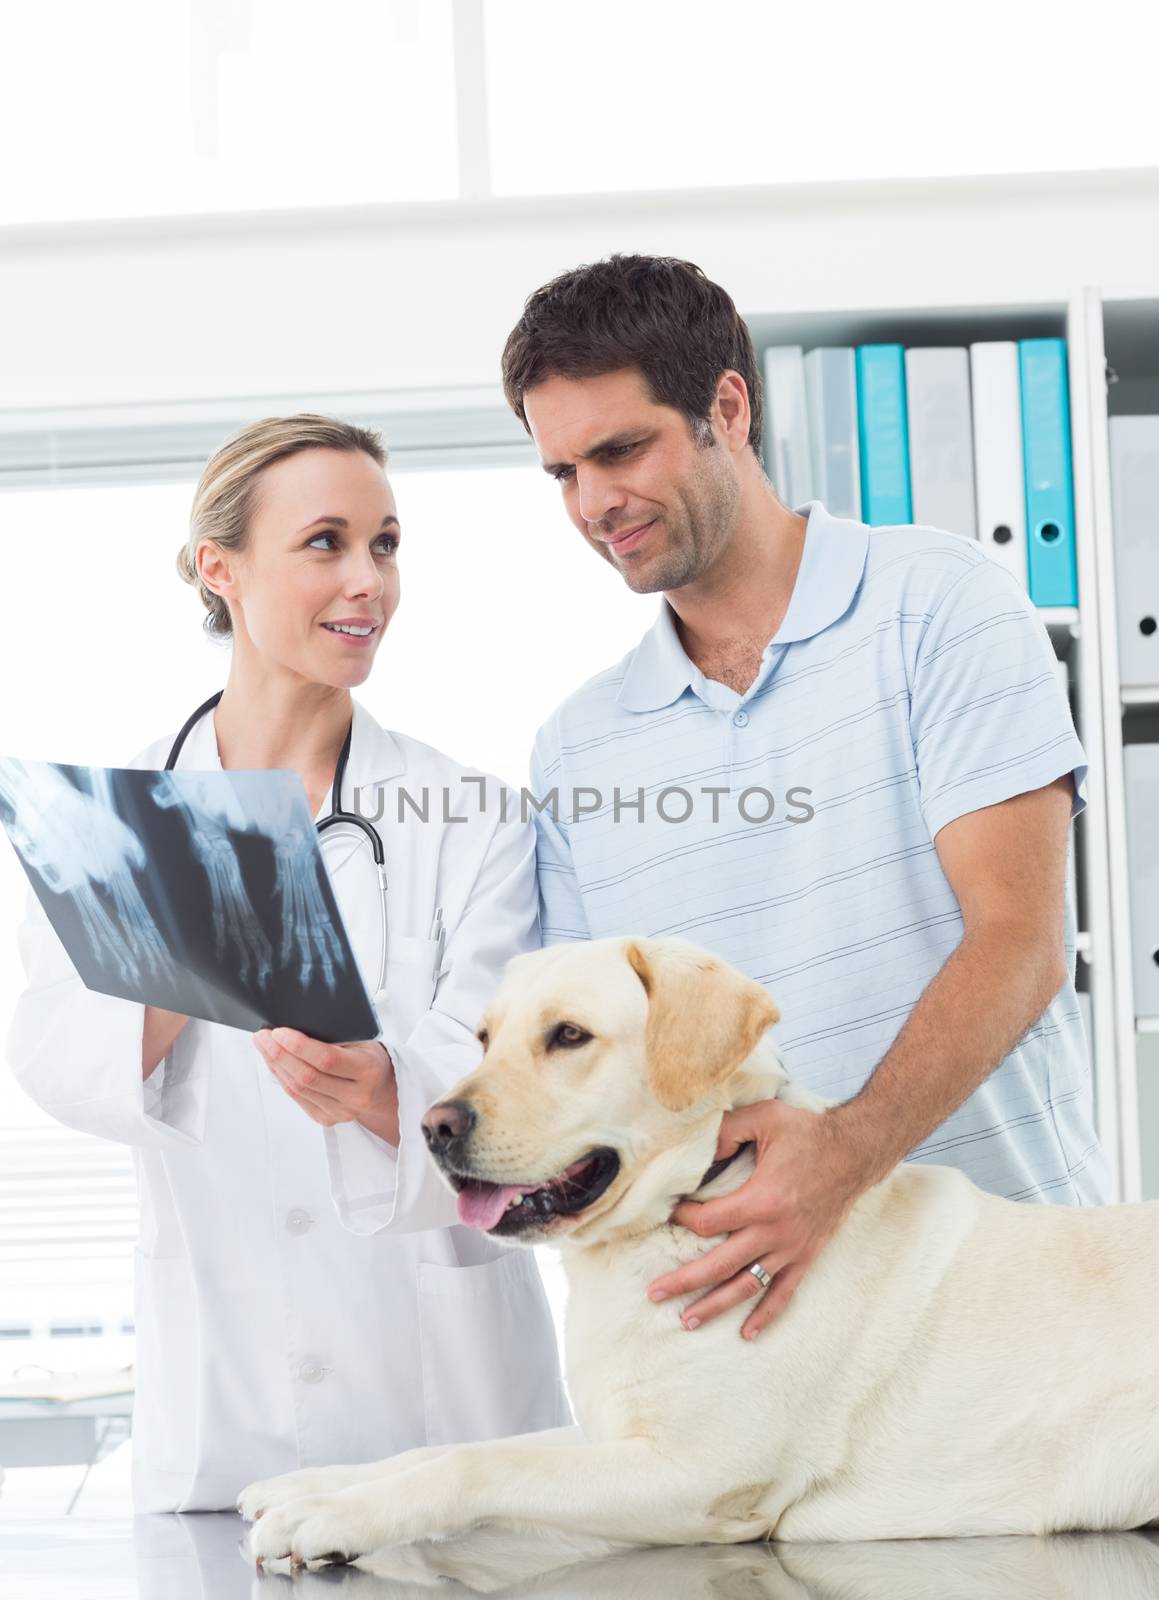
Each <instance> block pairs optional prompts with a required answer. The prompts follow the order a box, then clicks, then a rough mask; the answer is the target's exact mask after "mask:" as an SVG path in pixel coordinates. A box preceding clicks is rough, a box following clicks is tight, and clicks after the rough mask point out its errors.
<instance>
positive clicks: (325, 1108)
mask: <svg viewBox="0 0 1159 1600" xmlns="http://www.w3.org/2000/svg"><path fill="white" fill-rule="evenodd" d="M254 1043H255V1044H256V1045H257V1047H258V1050H259V1051H260V1052H261V1054H262V1056H263V1057H264V1059H265V1063H266V1065H267V1066H268V1067H269V1069H270V1071H271V1072H272V1073H273V1075H274V1077H275V1078H276V1079H277V1080H278V1082H279V1083H280V1084H281V1086H282V1088H283V1089H284V1090H285V1091H286V1093H287V1094H288V1095H289V1097H290V1099H291V1100H293V1101H295V1102H296V1104H298V1105H300V1106H301V1108H302V1110H303V1111H304V1112H305V1113H306V1115H307V1116H308V1117H313V1119H314V1121H315V1122H320V1123H321V1124H322V1126H323V1127H324V1128H332V1127H334V1126H335V1125H336V1124H337V1123H339V1122H360V1123H361V1124H362V1126H363V1127H364V1128H369V1130H370V1132H371V1133H374V1134H377V1135H378V1137H379V1138H380V1139H385V1140H386V1142H387V1143H388V1144H393V1145H397V1144H398V1142H399V1132H398V1084H397V1082H396V1080H395V1076H394V1062H393V1061H392V1060H391V1056H390V1051H389V1050H388V1049H387V1048H386V1046H385V1045H384V1044H383V1043H382V1041H381V1040H378V1039H368V1040H367V1041H366V1042H365V1043H359V1044H324V1043H323V1042H322V1040H321V1039H311V1038H310V1036H309V1034H307V1033H300V1032H299V1031H298V1029H297V1028H274V1029H270V1028H260V1029H259V1030H258V1032H257V1033H255V1034H254Z"/></svg>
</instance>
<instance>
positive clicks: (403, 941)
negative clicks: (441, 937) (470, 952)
mask: <svg viewBox="0 0 1159 1600" xmlns="http://www.w3.org/2000/svg"><path fill="white" fill-rule="evenodd" d="M438 956H439V941H438V940H437V939H415V938H411V937H408V938H402V937H399V936H398V935H396V934H391V936H390V941H389V944H388V946H387V955H386V988H385V990H384V991H382V992H381V993H380V994H377V995H376V996H375V997H374V1003H375V1007H376V1009H377V1011H378V1014H379V1017H380V1018H381V1019H382V1028H383V1032H384V1033H391V1034H393V1036H394V1037H395V1038H397V1039H405V1038H406V1037H407V1035H408V1034H409V1033H410V1031H411V1029H412V1028H414V1027H415V1025H416V1024H417V1022H418V1021H419V1019H420V1017H422V1016H423V1014H424V1013H425V1012H427V1011H429V1010H430V1005H431V1001H432V1000H433V999H434V994H435V984H436V983H437V982H438V973H437V972H436V970H435V962H436V960H437V959H438Z"/></svg>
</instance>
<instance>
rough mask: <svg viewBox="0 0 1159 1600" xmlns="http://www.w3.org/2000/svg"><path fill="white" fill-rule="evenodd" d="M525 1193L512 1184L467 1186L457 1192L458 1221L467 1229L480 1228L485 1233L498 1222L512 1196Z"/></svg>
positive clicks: (475, 1184)
mask: <svg viewBox="0 0 1159 1600" xmlns="http://www.w3.org/2000/svg"><path fill="white" fill-rule="evenodd" d="M526 1193H527V1190H526V1189H520V1188H518V1187H517V1186H516V1185H514V1184H497V1185H491V1184H487V1185H485V1186H484V1185H483V1184H479V1183H472V1184H468V1186H467V1188H465V1189H460V1191H459V1221H460V1222H462V1223H465V1224H466V1226H467V1227H468V1228H482V1230H483V1231H484V1232H486V1231H487V1229H489V1228H493V1227H494V1226H495V1224H496V1223H497V1222H498V1221H499V1219H500V1217H501V1216H502V1215H503V1213H504V1212H505V1211H506V1210H507V1203H508V1201H509V1200H511V1199H512V1197H513V1196H514V1195H517V1194H526Z"/></svg>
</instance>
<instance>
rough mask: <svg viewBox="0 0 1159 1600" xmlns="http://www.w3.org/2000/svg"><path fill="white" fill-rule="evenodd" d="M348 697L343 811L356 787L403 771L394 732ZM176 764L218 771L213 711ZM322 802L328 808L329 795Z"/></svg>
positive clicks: (195, 729)
mask: <svg viewBox="0 0 1159 1600" xmlns="http://www.w3.org/2000/svg"><path fill="white" fill-rule="evenodd" d="M350 698H351V703H352V705H353V707H354V731H353V733H352V734H351V736H350V759H349V761H348V762H347V764H346V781H345V783H344V784H343V786H342V807H343V810H345V811H349V810H351V809H352V808H353V791H354V789H355V788H362V789H369V788H373V787H374V785H375V784H377V783H387V782H389V781H390V779H392V778H398V777H401V775H402V774H403V773H404V772H405V771H406V757H405V755H404V754H403V750H402V746H401V744H400V743H399V741H398V740H397V739H396V738H395V736H394V734H393V733H390V732H389V731H388V730H387V729H386V728H383V727H380V726H379V724H378V723H377V722H376V721H375V719H374V718H373V717H372V716H371V714H370V712H369V711H367V709H366V707H365V706H364V705H361V704H360V703H359V701H357V700H355V699H354V696H353V695H351V697H350ZM177 764H178V766H179V767H185V768H187V769H191V770H194V771H201V772H220V771H221V752H220V751H219V750H218V748H217V730H216V728H215V727H214V723H213V716H212V714H207V715H206V716H204V717H202V718H201V720H200V721H199V722H197V723H196V724H195V725H194V726H193V728H192V729H191V730H190V733H189V738H188V739H187V740H186V743H185V746H184V748H183V749H182V751H181V754H180V756H179V757H178V761H177ZM325 806H326V810H327V811H329V809H330V796H329V795H327V798H326V803H325Z"/></svg>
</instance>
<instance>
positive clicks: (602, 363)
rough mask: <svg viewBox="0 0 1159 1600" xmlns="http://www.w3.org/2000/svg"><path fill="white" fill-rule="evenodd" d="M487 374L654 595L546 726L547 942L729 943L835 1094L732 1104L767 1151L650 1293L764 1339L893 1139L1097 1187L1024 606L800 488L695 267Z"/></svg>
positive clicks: (618, 280)
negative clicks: (822, 1101)
mask: <svg viewBox="0 0 1159 1600" xmlns="http://www.w3.org/2000/svg"><path fill="white" fill-rule="evenodd" d="M503 376H504V388H505V392H506V394H507V398H508V400H509V402H510V403H511V405H512V407H513V408H514V410H515V411H516V413H517V415H518V416H519V417H520V418H521V419H522V421H523V422H524V425H525V426H526V427H527V429H528V431H529V432H530V434H531V436H532V438H533V439H534V441H535V445H536V448H537V450H538V452H539V455H540V458H541V461H542V464H543V467H544V470H545V471H546V472H548V473H550V474H551V476H552V477H554V478H555V479H557V481H558V482H559V484H560V487H561V490H562V494H563V500H564V506H565V509H566V511H567V513H568V516H569V517H570V518H571V521H572V522H573V523H574V524H575V526H576V527H577V528H578V529H579V531H580V533H581V534H582V535H583V537H584V538H585V539H586V540H587V541H588V543H589V544H590V545H591V546H592V548H593V549H594V550H595V551H597V553H598V554H599V555H600V556H602V557H603V559H604V560H605V561H607V562H608V564H609V565H610V566H611V567H613V568H614V569H615V571H616V572H618V573H619V575H620V576H621V577H622V578H623V580H624V581H625V582H626V583H627V584H628V585H629V586H630V587H631V588H632V589H634V590H636V591H637V592H639V593H655V592H660V593H662V594H663V596H664V599H663V601H662V603H661V607H660V614H659V616H658V618H657V620H656V623H655V625H654V627H653V628H652V629H651V630H650V631H649V632H648V633H647V634H646V635H645V636H644V638H643V639H642V640H641V642H640V644H639V645H638V646H637V647H636V648H635V649H634V650H632V651H631V652H630V653H629V654H628V655H627V656H626V657H625V659H624V660H623V661H620V662H618V663H617V664H616V665H615V666H612V667H609V668H608V669H607V670H606V671H604V672H601V673H600V674H598V675H597V676H596V677H595V678H593V679H591V681H590V682H588V683H586V684H584V685H583V686H582V687H581V688H579V689H577V690H576V692H575V693H574V694H573V695H571V696H570V698H568V699H567V700H566V701H564V703H563V704H562V705H561V706H560V707H559V709H558V710H557V711H556V712H555V713H554V715H553V716H552V717H551V718H550V719H549V720H548V722H547V723H546V724H545V725H544V727H543V728H542V729H541V730H540V732H539V735H538V737H537V740H536V745H535V752H534V756H533V760H532V787H533V789H534V791H535V793H536V794H537V795H538V796H539V797H541V798H542V797H544V796H546V795H548V794H549V792H551V791H556V792H557V793H558V795H559V801H560V805H559V810H558V816H553V815H552V812H551V809H550V808H549V809H548V810H545V811H544V812H543V813H542V814H541V815H540V816H539V818H538V820H537V826H538V830H539V841H538V842H539V857H538V862H539V882H540V895H541V914H542V923H543V931H544V937H545V939H546V940H547V941H548V942H552V941H558V940H566V939H587V938H601V937H604V936H608V935H624V934H638V935H672V934H675V935H680V936H682V937H683V938H686V939H689V940H692V941H693V942H694V943H697V944H700V945H704V946H706V947H708V948H709V949H711V950H714V951H716V952H717V953H718V954H720V955H721V956H723V957H724V958H726V959H727V960H728V961H730V962H732V963H733V964H734V965H735V966H737V967H738V968H740V969H741V971H743V972H746V973H748V974H749V975H750V976H751V977H753V978H756V979H757V980H758V981H759V982H761V983H763V984H765V985H766V986H767V988H768V989H769V991H770V993H771V995H772V997H773V999H774V1000H775V1002H776V1004H777V1006H778V1007H779V1009H780V1011H781V1015H782V1021H781V1023H780V1024H779V1026H778V1029H777V1040H778V1044H779V1047H780V1049H781V1051H782V1053H783V1056H784V1059H785V1063H786V1066H787V1068H788V1070H789V1072H790V1073H791V1075H792V1076H793V1077H794V1079H796V1080H797V1081H799V1082H801V1083H803V1084H805V1085H807V1086H808V1087H809V1088H810V1089H812V1090H814V1091H816V1092H817V1093H819V1094H822V1095H825V1096H827V1097H830V1098H832V1099H835V1100H838V1101H840V1102H842V1104H840V1105H839V1106H838V1107H836V1108H835V1109H833V1110H831V1111H829V1112H828V1113H826V1115H825V1116H823V1117H817V1116H814V1115H812V1114H810V1113H807V1112H802V1111H799V1110H794V1109H793V1108H790V1107H787V1106H784V1105H782V1104H781V1103H780V1102H779V1101H767V1102H764V1103H762V1104H761V1105H759V1106H754V1107H750V1108H745V1109H743V1110H740V1111H736V1112H732V1113H729V1114H728V1115H727V1116H726V1117H725V1119H724V1123H723V1126H722V1129H721V1138H720V1144H719V1146H718V1151H717V1153H718V1155H720V1156H723V1155H727V1154H728V1153H730V1152H731V1151H733V1150H735V1149H736V1148H738V1146H739V1145H740V1144H742V1143H744V1142H745V1141H747V1140H753V1141H755V1143H756V1146H757V1154H758V1162H757V1168H756V1171H755V1173H754V1174H753V1176H752V1178H751V1179H750V1180H749V1182H748V1183H747V1184H745V1185H744V1186H743V1187H742V1188H741V1189H740V1190H738V1191H737V1192H736V1194H735V1195H733V1196H729V1197H727V1198H726V1199H722V1200H717V1201H711V1202H708V1203H706V1204H703V1205H698V1204H697V1203H696V1202H694V1201H686V1202H684V1203H682V1204H681V1206H680V1207H679V1208H678V1209H677V1211H676V1212H675V1214H674V1215H675V1219H676V1220H677V1221H679V1222H681V1223H683V1224H684V1225H685V1226H688V1227H690V1228H692V1229H693V1230H694V1231H696V1232H697V1233H699V1234H701V1235H702V1236H713V1235H716V1234H720V1233H727V1234H728V1238H727V1239H726V1240H725V1241H724V1242H723V1243H721V1244H719V1245H718V1246H716V1248H714V1249H713V1250H711V1251H709V1252H707V1253H706V1254H704V1255H703V1256H701V1257H700V1259H699V1260H698V1261H696V1262H693V1263H691V1264H689V1265H688V1266H686V1267H684V1268H682V1269H681V1270H680V1271H678V1272H676V1273H671V1274H668V1275H666V1276H665V1277H664V1278H662V1279H659V1280H657V1282H656V1283H655V1284H654V1285H652V1287H651V1289H650V1291H649V1292H650V1293H651V1294H652V1296H653V1298H654V1299H662V1298H664V1297H665V1291H666V1292H667V1293H668V1294H683V1293H687V1292H690V1291H695V1290H707V1291H709V1292H708V1293H707V1294H705V1295H703V1296H702V1298H701V1299H699V1300H698V1301H696V1302H694V1303H693V1304H691V1305H689V1306H687V1307H686V1308H685V1310H684V1313H683V1316H682V1320H683V1321H684V1324H685V1326H686V1327H689V1328H692V1327H695V1326H697V1325H698V1324H699V1323H702V1322H704V1321H706V1320H707V1319H708V1318H709V1317H712V1316H716V1315H719V1313H720V1312H721V1311H723V1310H725V1309H726V1308H727V1307H729V1306H732V1305H735V1304H737V1303H738V1302H739V1301H741V1300H743V1299H746V1298H751V1297H753V1296H758V1297H759V1299H758V1303H757V1304H756V1306H755V1307H754V1309H753V1310H752V1312H751V1313H750V1315H749V1317H748V1318H747V1320H746V1321H745V1323H744V1327H743V1329H742V1332H743V1333H744V1334H745V1335H746V1337H753V1336H755V1334H756V1333H757V1332H758V1331H759V1330H760V1328H761V1327H763V1326H764V1325H765V1324H767V1323H768V1322H769V1321H770V1320H771V1319H772V1317H774V1316H775V1315H776V1314H777V1313H778V1312H779V1311H780V1310H781V1309H782V1308H783V1306H784V1305H785V1304H786V1303H787V1301H788V1299H789V1297H790V1296H791V1295H792V1293H793V1292H794V1290H795V1288H796V1286H797V1283H798V1282H799V1281H800V1279H801V1277H802V1275H803V1274H804V1272H805V1271H806V1270H807V1268H808V1266H809V1264H810V1263H811V1262H812V1261H813V1260H814V1259H815V1258H816V1256H817V1254H818V1253H819V1252H820V1250H821V1248H822V1247H823V1245H824V1243H825V1241H826V1240H827V1239H828V1238H829V1237H830V1235H831V1234H832V1232H833V1231H834V1229H835V1228H836V1227H837V1225H838V1224H839V1222H840V1221H841V1219H842V1218H843V1216H844V1215H845V1213H846V1211H847V1210H848V1208H849V1206H850V1205H851V1204H852V1202H853V1200H854V1199H855V1198H856V1196H857V1195H858V1194H860V1193H861V1192H862V1191H863V1190H865V1189H866V1188H868V1187H869V1186H870V1185H872V1184H873V1183H876V1182H878V1181H879V1180H880V1179H881V1178H882V1177H883V1176H884V1175H885V1174H886V1173H887V1172H888V1171H889V1170H890V1168H891V1167H892V1166H893V1165H894V1164H895V1163H896V1162H897V1161H899V1160H901V1159H903V1158H905V1157H908V1158H909V1159H911V1160H913V1161H925V1162H937V1163H941V1164H948V1165H953V1166H957V1167H959V1168H961V1170H962V1171H964V1172H965V1173H967V1174H968V1175H969V1176H970V1177H971V1178H972V1179H973V1180H974V1181H975V1182H976V1183H978V1184H980V1185H981V1186H982V1187H983V1188H985V1189H989V1190H991V1191H993V1192H994V1193H996V1194H1001V1195H1007V1196H1010V1197H1011V1198H1013V1199H1017V1200H1032V1201H1061V1202H1063V1203H1067V1204H1072V1205H1077V1204H1093V1203H1097V1202H1101V1201H1104V1200H1106V1199H1108V1198H1109V1192H1108V1190H1109V1185H1108V1176H1107V1169H1106V1165H1105V1161H1104V1158H1103V1156H1102V1153H1101V1151H1100V1149H1099V1145H1098V1141H1097V1138H1096V1136H1095V1132H1094V1129H1093V1126H1092V1109H1091V1101H1092V1096H1091V1084H1090V1070H1089V1065H1088V1061H1087V1055H1086V1047H1085V1043H1084V1038H1083V1032H1082V1026H1081V1022H1080V1016H1079V1009H1078V1003H1077V999H1076V995H1075V989H1074V982H1073V977H1074V959H1075V952H1074V940H1075V926H1074V914H1073V907H1072V906H1071V904H1070V898H1069V895H1068V894H1067V892H1066V889H1065V880H1066V848H1067V834H1068V829H1069V825H1070V820H1071V818H1072V816H1074V815H1076V814H1077V813H1078V812H1079V811H1080V810H1081V809H1082V807H1083V805H1084V804H1085V797H1084V794H1083V784H1084V780H1085V775H1086V761H1085V757H1084V754H1083V750H1082V747H1081V746H1080V744H1079V742H1078V739H1077V738H1076V736H1075V731H1074V726H1073V724H1072V721H1071V717H1070V711H1069V708H1068V706H1067V703H1066V699H1065V696H1064V695H1063V693H1062V691H1061V689H1060V688H1059V686H1058V684H1057V680H1056V678H1055V673H1054V661H1053V654H1052V651H1051V648H1050V644H1049V641H1048V639H1047V637H1046V633H1045V631H1044V629H1043V627H1042V624H1041V622H1040V621H1039V620H1038V618H1037V617H1036V615H1035V613H1034V609H1033V607H1032V606H1031V604H1030V602H1029V600H1028V598H1027V596H1026V594H1025V592H1024V591H1023V590H1022V589H1020V588H1019V586H1018V584H1017V582H1016V580H1015V579H1014V578H1013V577H1011V576H1010V575H1009V574H1008V573H1007V572H1006V571H1004V570H1003V569H1002V568H1000V567H999V566H998V565H997V564H996V563H994V562H992V561H991V560H990V559H989V558H988V557H987V556H986V554H985V553H984V552H983V551H982V549H981V548H980V547H979V545H978V544H977V543H975V542H974V541H971V540H968V539H965V538H962V537H959V536H957V535H954V534H949V533H942V532H938V531H935V530H933V529H930V528H921V527H909V526H907V527H893V528H875V529H872V530H870V529H869V528H867V527H866V526H865V525H863V524H861V523H858V522H852V521H847V520H844V519H839V518H836V517H833V516H830V515H829V514H828V513H827V512H826V510H825V508H824V507H823V506H822V505H821V504H820V503H819V502H817V501H813V502H812V503H811V504H809V505H805V506H800V507H798V508H796V509H790V508H789V507H787V506H785V505H784V504H783V503H782V502H781V501H780V500H779V499H778V498H777V496H776V494H775V492H774V490H773V488H772V487H771V486H770V484H769V482H768V480H767V479H766V477H765V475H764V472H763V471H762V468H761V463H760V460H759V459H758V454H757V451H758V449H759V441H760V438H761V382H760V377H759V373H758V369H757V364H756V361H755V358H754V354H753V349H752V344H751V342H750V339H749V336H748V332H747V330H746V328H745V325H744V323H743V321H742V320H741V318H740V317H739V316H738V314H737V312H736V308H735V307H734V305H733V303H732V301H731V300H730V299H729V297H728V295H727V294H726V293H725V292H724V291H723V290H722V289H720V288H719V287H718V286H717V285H715V284H713V283H711V282H710V281H709V280H708V279H706V278H705V277H704V275H703V274H702V273H701V272H700V271H699V269H698V268H696V267H693V266H691V265H690V264H689V263H686V262H680V261H674V260H669V259H658V258H652V257H638V256H637V257H613V258H612V259H611V260H609V261H605V262H600V263H598V264H596V265H594V266H588V267H581V268H579V269H577V270H576V271H574V272H569V273H565V274H564V275H563V276H562V277H560V278H557V279H556V280H554V281H553V282H552V283H549V284H547V285H546V286H545V287H544V288H542V289H540V290H538V291H537V292H536V293H535V294H533V295H532V296H531V297H530V299H529V300H528V302H527V304H526V307H525V310H524V313H523V315H522V317H521V318H520V320H519V322H518V324H517V325H516V327H515V329H514V330H513V331H512V333H511V335H510V337H509V339H508V341H507V346H506V349H505V351H504V357H503ZM593 620H594V619H593ZM754 1267H755V1268H759V1269H761V1270H760V1271H759V1272H757V1273H754V1271H753V1268H754ZM769 1284H771V1287H769V1286H768V1285H769Z"/></svg>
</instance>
